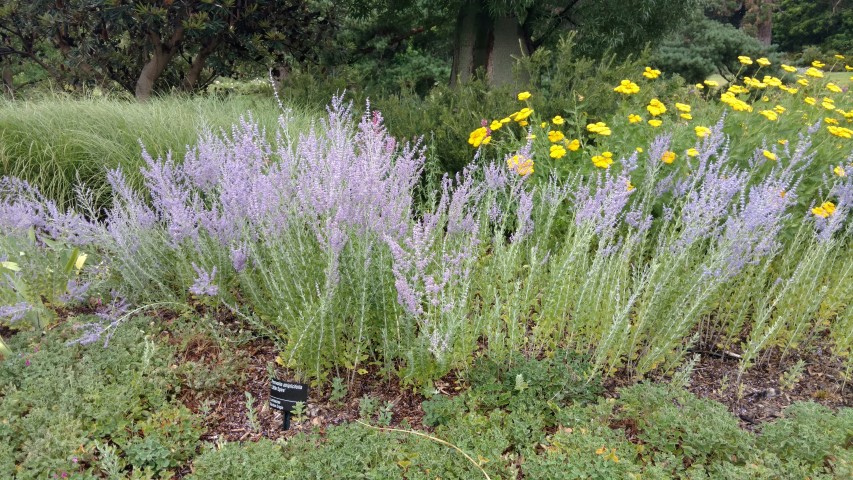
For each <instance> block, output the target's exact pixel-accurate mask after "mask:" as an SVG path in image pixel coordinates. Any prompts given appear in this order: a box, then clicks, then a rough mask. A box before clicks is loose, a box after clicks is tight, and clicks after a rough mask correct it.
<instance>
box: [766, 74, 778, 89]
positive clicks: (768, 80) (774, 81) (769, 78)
mask: <svg viewBox="0 0 853 480" xmlns="http://www.w3.org/2000/svg"><path fill="white" fill-rule="evenodd" d="M761 81H762V82H764V83H766V84H767V85H770V86H771V87H781V86H782V80H779V79H778V78H776V77H773V76H770V75H765V76H764V79H763V80H761Z"/></svg>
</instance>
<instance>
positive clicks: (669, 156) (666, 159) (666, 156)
mask: <svg viewBox="0 0 853 480" xmlns="http://www.w3.org/2000/svg"><path fill="white" fill-rule="evenodd" d="M660 159H661V160H662V161H663V163H666V164H667V165H668V164H671V163H672V162H674V161H675V152H673V151H669V150H667V151H665V152H663V155H662V156H661V157H660Z"/></svg>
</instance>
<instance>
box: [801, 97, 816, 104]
mask: <svg viewBox="0 0 853 480" xmlns="http://www.w3.org/2000/svg"><path fill="white" fill-rule="evenodd" d="M803 101H804V102H806V103H808V104H809V105H814V104H815V103H817V100H815V98H814V97H806V98H804V99H803Z"/></svg>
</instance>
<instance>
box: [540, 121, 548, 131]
mask: <svg viewBox="0 0 853 480" xmlns="http://www.w3.org/2000/svg"><path fill="white" fill-rule="evenodd" d="M547 126H548V122H542V123H540V124H539V128H542V129H544V128H545V127H547Z"/></svg>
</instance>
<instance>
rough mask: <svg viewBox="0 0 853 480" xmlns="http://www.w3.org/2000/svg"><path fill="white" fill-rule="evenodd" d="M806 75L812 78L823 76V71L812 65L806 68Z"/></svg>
mask: <svg viewBox="0 0 853 480" xmlns="http://www.w3.org/2000/svg"><path fill="white" fill-rule="evenodd" d="M806 75H807V76H809V77H813V78H823V72H821V71H820V70H818V69H816V68H814V67H811V68H809V69H808V70H806Z"/></svg>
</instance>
